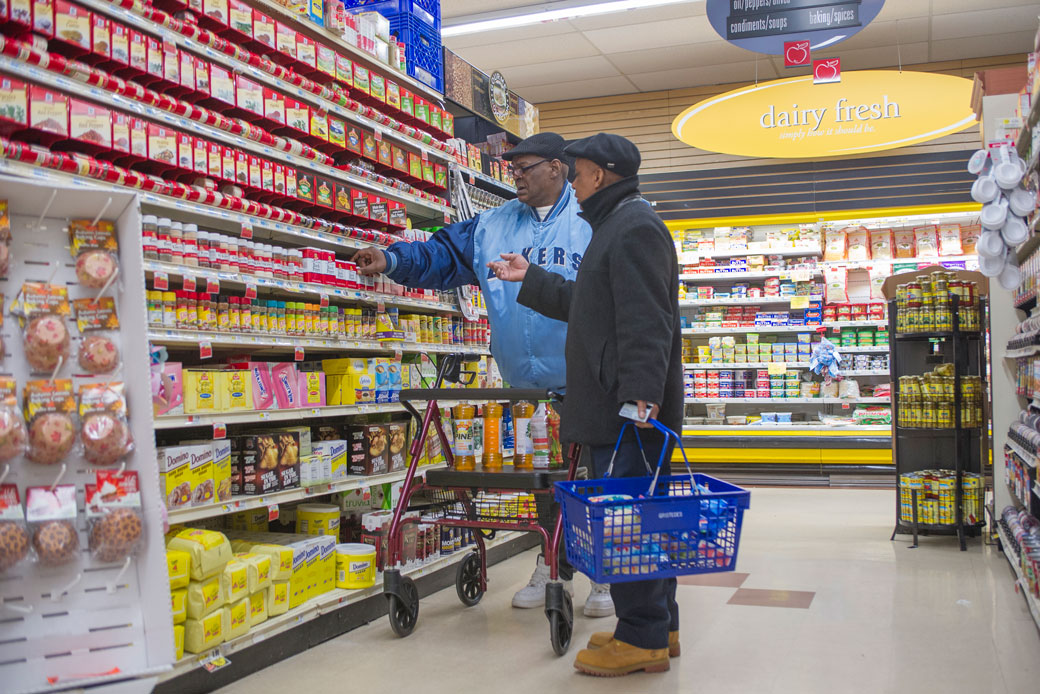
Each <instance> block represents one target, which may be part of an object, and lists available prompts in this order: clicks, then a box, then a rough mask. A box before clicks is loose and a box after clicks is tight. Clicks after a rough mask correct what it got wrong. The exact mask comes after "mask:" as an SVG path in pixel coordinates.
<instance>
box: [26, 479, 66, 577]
mask: <svg viewBox="0 0 1040 694" xmlns="http://www.w3.org/2000/svg"><path fill="white" fill-rule="evenodd" d="M25 517H26V520H27V521H28V522H29V529H30V532H31V533H32V546H33V550H34V551H35V552H36V558H37V560H38V561H39V562H40V564H42V565H44V566H61V565H63V564H68V563H69V562H72V561H75V560H76V557H77V555H78V554H79V531H77V530H76V485H73V484H65V485H59V486H56V487H29V489H28V490H26V492H25Z"/></svg>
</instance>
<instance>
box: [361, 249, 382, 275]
mask: <svg viewBox="0 0 1040 694" xmlns="http://www.w3.org/2000/svg"><path fill="white" fill-rule="evenodd" d="M354 262H355V263H357V266H358V272H360V273H361V274H362V275H378V274H379V273H380V272H383V271H384V270H386V256H385V255H383V251H381V250H379V249H378V248H362V249H361V250H360V251H358V252H357V253H355V254H354Z"/></svg>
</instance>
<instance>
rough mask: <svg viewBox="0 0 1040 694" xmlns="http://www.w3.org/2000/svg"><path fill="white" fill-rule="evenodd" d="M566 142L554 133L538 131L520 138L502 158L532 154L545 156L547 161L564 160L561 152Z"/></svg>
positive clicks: (511, 158)
mask: <svg viewBox="0 0 1040 694" xmlns="http://www.w3.org/2000/svg"><path fill="white" fill-rule="evenodd" d="M566 144H567V143H566V141H565V140H564V139H563V138H562V137H560V136H559V135H557V134H556V133H538V134H537V135H532V136H531V137H529V138H527V139H526V140H521V141H520V144H518V145H517V146H516V147H514V148H513V149H511V150H509V151H508V152H506V153H505V154H503V155H502V158H503V159H505V160H506V161H512V160H513V158H514V157H519V156H521V155H524V154H533V155H535V156H538V157H545V158H546V159H548V160H549V161H552V160H553V159H559V160H560V161H562V162H566V161H567V159H566V155H564V153H563V148H564V146H565V145H566Z"/></svg>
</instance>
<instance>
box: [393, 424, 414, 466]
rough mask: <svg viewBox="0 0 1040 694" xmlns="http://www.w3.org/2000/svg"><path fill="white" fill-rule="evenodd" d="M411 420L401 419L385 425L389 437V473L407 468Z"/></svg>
mask: <svg viewBox="0 0 1040 694" xmlns="http://www.w3.org/2000/svg"><path fill="white" fill-rule="evenodd" d="M410 425H411V420H408V419H403V420H398V421H394V422H390V423H389V424H388V425H387V435H388V437H389V441H390V442H389V448H390V457H389V471H390V472H396V471H398V470H404V469H405V468H406V467H408V431H409V427H410Z"/></svg>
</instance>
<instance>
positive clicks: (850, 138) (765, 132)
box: [672, 70, 976, 159]
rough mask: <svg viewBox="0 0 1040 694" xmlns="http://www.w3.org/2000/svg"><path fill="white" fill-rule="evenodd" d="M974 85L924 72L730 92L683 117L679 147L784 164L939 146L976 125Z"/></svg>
mask: <svg viewBox="0 0 1040 694" xmlns="http://www.w3.org/2000/svg"><path fill="white" fill-rule="evenodd" d="M971 88H972V83H971V80H967V79H964V78H961V77H952V76H949V75H936V74H932V73H924V72H895V71H888V70H863V71H860V72H846V73H844V74H843V75H842V82H841V83H838V84H828V85H814V84H813V78H812V76H811V75H807V76H804V77H793V78H790V79H783V80H776V81H774V82H765V83H762V84H758V85H756V86H750V87H745V88H743V89H737V90H735V91H731V92H727V93H725V94H721V95H719V96H716V97H712V98H710V99H707V100H705V101H702V102H700V103H698V104H696V105H694V106H691V107H690V108H688V109H686V110H685V111H683V112H682V113H681V114H679V117H678V118H676V119H675V121H674V122H673V123H672V133H673V134H674V135H675V136H676V137H677V138H679V139H680V140H681V141H683V142H685V143H686V144H688V145H690V146H691V147H697V148H698V149H704V150H708V151H711V152H722V153H725V154H736V155H741V156H747V157H776V158H783V159H799V158H811V157H812V158H815V157H837V156H848V155H853V154H862V153H865V152H878V151H882V150H886V149H895V148H897V147H906V146H909V145H914V144H919V143H922V142H927V141H929V140H934V139H936V138H939V137H943V136H945V135H950V134H952V133H956V132H959V131H961V130H965V129H966V128H969V127H972V126H973V125H975V124H976V120H975V114H974V112H973V111H972V110H971Z"/></svg>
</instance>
